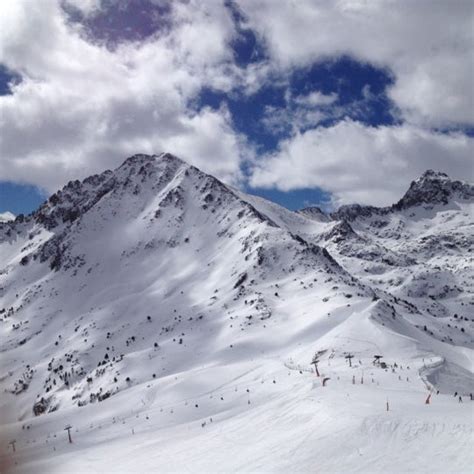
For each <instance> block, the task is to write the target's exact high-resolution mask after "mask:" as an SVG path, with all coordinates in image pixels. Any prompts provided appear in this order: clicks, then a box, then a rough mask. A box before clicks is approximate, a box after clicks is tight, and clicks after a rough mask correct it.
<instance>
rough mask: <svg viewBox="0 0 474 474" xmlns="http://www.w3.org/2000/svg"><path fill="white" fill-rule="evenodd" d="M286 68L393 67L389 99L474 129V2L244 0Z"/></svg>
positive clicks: (421, 120)
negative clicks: (341, 62) (348, 60)
mask: <svg viewBox="0 0 474 474" xmlns="http://www.w3.org/2000/svg"><path fill="white" fill-rule="evenodd" d="M238 4H239V6H240V8H241V9H242V11H243V12H244V14H245V16H246V18H247V22H248V25H249V26H250V27H251V28H253V29H254V30H255V31H256V32H257V33H258V34H259V36H260V38H261V39H262V40H263V41H264V42H265V44H266V46H267V49H268V53H269V55H270V57H271V58H272V60H273V61H274V62H275V63H276V64H277V65H278V67H280V68H282V69H291V68H294V67H304V66H307V65H309V64H312V63H314V62H315V61H321V60H325V59H327V58H330V57H335V56H340V55H345V54H347V55H351V56H352V57H354V58H356V59H357V60H359V61H367V62H370V63H372V64H375V65H378V66H380V67H386V68H388V69H390V70H391V71H392V72H393V74H394V77H395V82H394V85H393V86H392V87H391V89H390V90H389V94H390V97H391V98H392V99H393V100H394V101H395V103H396V105H397V106H398V107H400V110H401V111H402V113H403V115H404V118H405V119H406V120H408V121H410V122H411V123H416V124H418V125H422V126H437V127H441V126H453V125H456V124H474V88H473V87H472V79H473V77H472V76H473V70H474V55H473V54H472V46H473V43H474V28H473V27H472V25H473V17H474V4H473V3H472V2H471V1H469V0H453V1H449V2H446V1H442V0H435V1H430V2H426V1H412V0H397V1H395V0H386V1H370V2H368V1H360V0H338V1H333V2H332V1H331V2H325V1H315V0H298V2H294V1H293V0H280V1H278V2H275V1H273V0H238Z"/></svg>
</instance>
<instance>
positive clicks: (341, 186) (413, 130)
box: [0, 0, 474, 204]
mask: <svg viewBox="0 0 474 474" xmlns="http://www.w3.org/2000/svg"><path fill="white" fill-rule="evenodd" d="M132 4H134V5H138V6H137V7H136V8H137V9H140V8H141V6H140V5H141V4H153V5H154V6H155V7H156V8H155V9H154V10H153V18H151V20H150V22H149V23H147V28H148V29H147V31H146V34H143V35H138V36H137V35H132V34H129V35H127V34H125V32H124V31H121V24H120V21H122V20H123V19H124V15H125V14H124V13H123V11H122V10H121V12H122V13H121V15H122V16H121V17H120V21H118V20H117V21H118V22H117V24H116V25H115V26H114V28H115V29H112V30H107V31H105V32H102V33H104V35H105V36H104V35H102V36H101V35H98V34H97V31H98V30H97V31H96V30H94V25H96V26H97V24H98V23H95V22H96V21H98V20H97V19H98V18H99V19H100V18H101V15H102V17H104V15H105V17H106V16H107V15H108V14H109V13H110V14H113V11H112V10H110V9H111V8H112V9H113V8H119V7H120V8H121V9H123V8H126V7H127V5H128V6H130V5H132ZM64 5H68V8H69V10H67V8H66V10H67V11H69V13H67V12H66V11H65V8H64ZM473 8H474V6H473V4H472V2H469V1H468V0H465V1H464V0H454V1H452V2H443V1H439V2H438V1H432V2H421V1H420V2H414V1H410V0H402V1H396V2H395V1H394V0H386V1H372V2H366V1H359V0H338V1H334V2H324V1H317V0H298V2H294V1H292V0H279V1H278V2H275V1H273V0H234V1H233V2H226V1H223V0H209V1H206V2H200V1H198V0H186V1H185V0H183V1H179V0H176V1H174V0H173V1H171V0H137V1H136V2H128V1H127V2H120V1H118V0H107V1H104V0H42V1H41V2H32V1H30V0H15V1H11V2H0V64H2V65H3V66H4V67H5V68H7V69H8V70H11V71H13V72H15V73H18V74H19V75H20V76H21V78H22V80H21V82H18V81H14V83H12V85H11V86H10V88H11V90H12V94H11V95H6V96H0V178H1V180H12V181H17V182H26V183H30V184H35V185H39V186H41V187H43V188H45V189H47V190H48V191H53V190H55V189H56V188H57V187H59V186H61V185H62V184H64V183H65V182H66V181H67V180H69V179H76V178H80V177H85V176H87V175H89V174H91V173H95V172H99V171H102V170H103V169H105V168H111V167H114V166H117V165H118V164H120V162H121V161H122V160H123V159H124V158H125V157H127V156H128V155H130V154H133V153H137V152H147V153H154V152H160V151H165V150H166V151H169V152H172V153H175V154H177V155H179V156H181V157H182V158H184V159H185V160H187V161H189V162H190V163H193V164H195V165H197V166H199V167H200V168H202V169H203V170H205V171H208V172H210V173H212V174H214V175H216V176H217V177H219V178H222V179H224V180H226V181H227V182H229V183H232V184H239V183H242V181H243V180H244V179H245V177H244V176H243V175H242V171H241V169H242V163H243V162H244V161H245V160H247V161H248V162H252V163H253V168H252V169H251V171H250V172H251V175H250V177H249V180H250V183H251V184H252V186H266V187H269V186H276V187H278V188H279V189H282V190H290V189H296V188H303V187H312V186H317V187H321V188H323V189H324V190H326V191H329V192H332V193H334V200H335V202H337V203H342V202H353V201H361V202H365V203H373V204H386V203H390V202H392V201H393V200H395V199H397V198H398V197H399V196H400V194H401V193H402V192H403V190H404V188H405V187H406V183H407V181H409V180H410V179H413V178H415V177H416V176H417V175H419V174H421V173H422V172H423V171H424V170H425V169H426V168H428V167H431V168H435V169H440V170H444V171H446V172H448V173H449V174H451V175H452V176H453V177H466V176H470V175H472V165H470V155H469V153H472V151H473V150H472V138H469V137H467V136H464V135H463V134H462V133H446V134H442V133H439V132H434V131H433V129H434V128H435V127H438V128H439V129H450V128H458V129H461V127H460V126H461V125H462V126H464V125H472V124H474V104H473V88H472V70H473V60H474V59H473V55H472V44H473V35H474V33H473V28H472V19H473V11H472V10H473ZM71 9H72V10H74V9H76V12H79V13H77V15H76V16H77V17H78V18H80V19H81V21H77V18H76V19H73V18H71V16H70V11H71ZM107 9H109V10H107ZM236 9H238V10H239V12H241V13H242V15H240V16H239V15H237V16H238V19H237V18H236V15H235V13H236V11H235V10H236ZM68 15H69V16H68ZM125 17H126V15H125ZM82 20H83V21H82ZM125 20H126V18H125ZM249 28H250V29H251V30H252V31H253V32H255V34H256V37H257V39H258V40H259V41H260V42H261V43H262V44H263V45H264V47H263V48H261V49H262V50H264V51H265V53H266V56H263V57H262V56H261V55H257V60H255V61H253V62H251V63H250V64H240V63H239V62H238V60H237V59H236V54H237V53H236V50H235V48H234V46H235V44H236V41H237V40H238V39H239V35H240V34H241V33H242V32H244V33H245V32H249V31H250V30H249ZM121 33H124V35H123V36H122V37H120V34H121ZM107 35H109V37H108V36H107ZM117 35H118V36H117ZM259 51H260V47H259ZM341 55H349V56H351V57H352V58H354V59H355V60H357V61H361V62H368V63H371V64H373V65H375V66H376V67H380V68H384V69H386V70H387V71H389V72H390V73H391V76H393V78H394V81H393V85H392V86H390V88H389V90H388V94H389V96H390V98H391V99H392V100H393V102H394V104H395V106H396V107H395V109H396V110H397V114H398V113H399V115H397V119H399V120H400V122H401V123H402V124H401V125H397V126H393V127H389V126H384V127H378V128H374V127H370V126H367V125H363V124H361V123H357V122H355V121H354V120H350V119H348V118H347V117H352V119H354V118H355V117H357V118H360V120H363V118H361V117H363V115H364V114H366V111H367V107H370V106H371V104H372V103H374V102H377V97H375V96H374V94H372V92H371V91H370V89H369V87H368V86H367V87H366V89H364V93H363V97H362V99H360V100H357V101H353V102H351V103H350V104H349V105H348V104H347V103H344V104H343V103H342V101H341V100H340V97H338V96H337V95H336V94H323V93H322V92H321V91H319V90H308V89H306V88H304V92H303V90H299V91H295V90H292V93H290V92H287V95H286V101H285V103H284V105H283V106H279V107H276V106H275V104H271V103H269V104H268V105H267V108H266V110H265V113H264V114H263V119H262V125H263V126H265V127H266V128H267V130H270V131H271V132H272V133H275V134H276V136H278V137H282V136H284V137H285V139H284V140H283V141H281V142H280V144H279V146H278V150H277V151H276V152H275V153H272V154H268V153H267V154H264V155H263V156H261V157H256V158H255V157H254V152H253V150H252V147H251V146H249V144H248V141H247V138H246V137H244V136H242V135H241V134H240V133H239V132H238V131H237V130H236V126H235V123H234V119H235V117H232V116H231V114H230V113H229V110H228V109H227V107H226V105H225V103H224V104H222V105H221V106H220V107H218V108H213V109H212V108H209V107H202V106H201V105H199V101H198V100H197V98H198V97H199V93H200V92H201V91H202V90H203V88H209V89H214V90H217V91H219V92H224V93H225V94H229V97H232V98H233V100H234V101H235V100H236V99H235V98H236V97H237V98H238V97H242V95H241V94H245V95H246V96H247V99H248V96H250V97H251V96H252V94H255V93H256V92H257V91H258V90H259V89H260V88H262V86H264V85H269V84H270V85H271V86H273V87H275V86H278V87H279V88H285V87H287V88H288V91H289V90H291V88H290V87H289V84H290V82H291V81H290V78H291V75H292V74H293V73H294V72H295V71H296V70H298V71H299V72H302V71H303V72H304V70H305V68H306V67H309V66H311V65H313V64H314V63H315V62H319V61H327V60H332V59H334V58H337V57H340V56H341ZM308 69H309V68H308ZM335 80H337V78H335ZM292 94H293V95H292ZM341 97H342V96H341ZM250 100H251V99H250ZM366 115H367V114H366ZM239 118H241V117H239ZM338 120H339V121H340V122H339V123H336V122H337V121H338ZM235 122H237V120H236V121H235ZM329 122H330V123H331V124H332V125H331V126H330V127H329V126H327V124H328V123H329ZM323 124H324V125H325V127H322V125H323ZM257 145H262V144H257ZM259 149H261V148H259ZM264 153H265V150H264ZM470 173H471V174H470ZM387 177H389V179H387ZM381 183H383V185H382V184H381Z"/></svg>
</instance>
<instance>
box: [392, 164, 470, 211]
mask: <svg viewBox="0 0 474 474" xmlns="http://www.w3.org/2000/svg"><path fill="white" fill-rule="evenodd" d="M473 197H474V186H472V185H471V184H469V183H465V182H463V181H457V180H452V179H451V178H450V177H449V176H448V175H447V174H446V173H443V172H441V171H433V170H427V171H425V172H424V173H423V174H422V175H421V176H420V177H419V178H418V179H417V180H415V181H412V183H411V184H410V187H409V188H408V191H407V192H406V193H405V195H404V196H403V197H402V199H400V201H398V202H397V203H396V204H394V206H393V208H394V209H396V210H400V209H407V208H409V207H414V206H420V205H436V204H443V205H446V204H448V203H449V201H450V200H451V199H456V198H457V199H461V200H467V199H472V198H473Z"/></svg>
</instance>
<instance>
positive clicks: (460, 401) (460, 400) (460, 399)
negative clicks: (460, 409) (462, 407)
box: [458, 395, 462, 403]
mask: <svg viewBox="0 0 474 474" xmlns="http://www.w3.org/2000/svg"><path fill="white" fill-rule="evenodd" d="M458 400H459V403H462V397H461V395H459V398H458Z"/></svg>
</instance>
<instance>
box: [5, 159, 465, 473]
mask: <svg viewBox="0 0 474 474" xmlns="http://www.w3.org/2000/svg"><path fill="white" fill-rule="evenodd" d="M473 203H474V187H473V186H472V185H470V184H467V183H462V182H459V181H452V180H450V179H449V178H448V177H447V176H446V175H444V174H441V173H435V172H432V171H428V172H427V173H425V174H424V175H423V176H422V177H421V178H420V179H419V180H417V181H415V182H413V183H412V184H411V186H410V188H409V190H408V191H407V193H406V194H405V196H404V197H402V199H401V200H400V201H399V202H398V203H396V204H394V205H393V206H391V207H389V208H375V207H364V206H345V207H343V208H341V209H339V210H338V211H336V212H334V213H332V214H325V213H324V212H322V211H321V210H319V209H318V210H316V209H314V208H309V209H305V210H302V211H300V212H291V211H289V210H287V209H284V208H282V207H280V206H278V205H276V204H274V203H271V202H269V201H266V200H264V199H262V198H258V197H255V196H250V195H246V194H244V193H242V192H240V191H238V190H236V189H233V188H231V187H229V186H226V185H225V184H223V183H221V182H220V181H218V180H217V179H215V178H214V177H212V176H210V175H207V174H205V173H203V172H201V171H200V170H198V169H197V168H195V167H193V166H189V165H188V164H186V163H185V162H183V161H181V160H180V159H178V158H177V157H174V156H172V155H170V154H161V155H157V156H148V155H135V156H133V157H131V158H129V159H127V160H126V161H125V162H124V163H123V165H122V166H120V167H119V168H117V169H116V170H114V171H105V172H104V173H102V174H100V175H96V176H91V177H89V178H87V179H85V180H84V181H82V182H79V181H74V182H70V183H68V185H67V186H65V187H64V188H63V189H62V190H60V191H58V192H57V193H55V194H53V195H52V196H51V197H50V198H49V199H48V201H47V202H45V203H44V204H43V205H42V206H41V207H40V208H39V209H38V210H37V211H36V212H34V213H33V214H31V215H29V216H27V217H23V216H19V217H17V218H16V219H15V220H14V221H10V222H2V223H0V313H1V314H0V316H1V318H2V319H1V320H0V321H1V326H0V334H1V337H2V344H1V349H0V350H1V359H0V364H1V366H0V384H1V388H2V398H1V400H0V414H1V416H2V420H1V421H2V424H3V427H2V428H3V429H2V430H3V432H4V433H5V434H4V438H5V443H7V444H8V443H9V442H10V441H12V440H13V439H15V440H16V452H15V454H14V455H13V453H10V454H7V453H5V454H3V457H2V459H3V460H4V461H5V462H6V461H7V460H8V461H11V462H13V463H15V462H16V463H18V467H17V469H18V470H19V471H18V472H55V470H57V472H66V471H70V472H81V471H85V472H90V471H91V470H93V469H96V470H107V462H108V461H107V460H108V459H110V458H111V456H113V457H114V459H117V465H114V468H113V472H135V471H136V472H156V471H157V470H163V471H167V470H171V471H172V470H174V471H183V470H184V469H185V466H188V465H192V466H193V468H192V470H193V471H199V472H215V471H226V472H229V471H236V470H244V471H245V470H247V471H252V470H253V471H255V470H268V471H286V472H287V471H288V470H289V469H290V470H300V471H301V470H302V471H311V472H314V469H313V468H312V466H313V465H314V464H313V463H315V462H316V463H317V465H318V466H319V469H321V470H322V471H329V472H352V471H355V470H357V469H360V470H364V469H363V466H364V465H365V466H367V465H371V466H372V467H373V469H375V471H373V472H382V471H384V472H400V466H402V468H408V466H409V465H410V462H411V460H412V456H413V455H414V453H417V452H418V451H419V450H420V449H421V448H423V449H426V450H427V452H436V453H438V454H439V451H440V449H441V447H442V446H446V443H451V444H450V445H449V447H448V448H447V449H445V450H444V451H443V452H444V453H445V456H438V457H437V461H436V462H437V464H435V463H434V462H432V461H431V460H430V459H423V460H422V461H423V462H424V463H426V462H428V465H429V467H430V468H431V470H433V469H434V470H436V468H442V469H443V470H444V471H445V470H446V467H447V466H448V464H449V462H451V466H452V468H453V470H457V471H462V470H466V469H467V468H468V467H469V466H470V463H471V461H472V454H470V453H471V451H470V442H471V440H472V426H471V423H469V421H468V420H467V419H466V415H467V414H468V413H471V414H472V409H471V408H470V407H469V404H468V403H466V404H465V405H466V406H464V405H462V406H460V404H458V403H454V401H453V393H454V392H458V393H459V394H461V395H462V396H464V397H466V395H467V394H469V393H470V392H473V391H474V387H473V379H472V354H473V352H472V348H473V339H472V337H473V320H474V317H473V312H474V311H473V309H474V299H473V293H474V289H473V285H474V273H473V265H472V259H473V254H472V252H473V248H474V246H473V235H474V233H473V214H472V210H473ZM376 355H377V356H382V357H381V358H380V357H377V358H374V356H376ZM315 360H316V361H317V367H318V373H319V376H317V374H315V373H313V369H312V367H313V366H314V364H313V365H311V363H312V361H315ZM323 380H324V388H323ZM430 390H431V391H434V392H436V391H438V390H439V395H437V397H436V402H433V404H432V406H431V405H430V406H429V412H428V408H426V407H425V405H424V401H425V398H426V397H427V395H428V393H429V391H430ZM387 397H388V398H389V399H390V401H391V402H392V403H393V405H394V406H398V410H399V411H397V409H396V408H395V411H393V409H392V410H391V411H389V412H388V413H387V412H386V399H387ZM348 400H350V403H351V404H352V408H351V409H349V408H348V406H347V401H348ZM456 402H457V400H456ZM466 402H467V400H466ZM423 409H425V412H426V413H424V414H423V413H419V412H420V411H423ZM354 410H355V411H354ZM469 410H471V411H469ZM392 411H393V413H392ZM355 413H357V414H358V415H357V416H355ZM448 415H449V416H448ZM341 416H342V417H343V419H341ZM427 423H428V424H431V425H430V426H432V428H431V427H429V426H428V425H427ZM66 424H71V425H72V426H73V437H74V445H69V444H68V443H67V436H66V435H65V433H64V432H63V431H62V430H63V428H64V425H66ZM315 426H316V427H318V430H319V434H318V433H315V432H314V427H315ZM416 430H418V431H419V432H420V433H421V434H420V436H419V439H418V438H417V439H416V442H414V443H412V444H410V445H409V444H408V443H407V433H413V432H414V431H416ZM435 432H436V433H437V436H438V435H439V436H438V437H437V438H436V439H434V435H433V434H432V433H435ZM65 436H66V437H65ZM321 436H322V437H323V438H324V439H325V440H327V442H324V441H323V442H318V443H319V444H318V446H316V447H315V440H316V439H319V438H320V437H321ZM354 436H356V437H357V436H358V437H359V439H360V440H361V441H360V442H361V443H362V444H359V445H358V444H357V443H356V442H355V441H354V439H353V438H354ZM131 439H133V441H131ZM335 439H339V440H340V441H341V442H344V443H345V444H344V446H345V447H344V449H342V450H341V452H338V451H337V450H335V449H334V448H333V447H331V444H334V440H335ZM394 439H395V440H396V442H394V443H393V447H394V449H395V451H397V450H398V451H400V452H399V457H398V458H397V457H396V455H397V453H396V452H391V453H389V452H387V453H386V458H385V459H384V460H381V459H380V450H383V449H384V446H385V444H386V443H387V442H388V441H389V440H392V441H393V440H394ZM342 440H344V441H342ZM145 442H146V447H142V448H139V445H141V444H143V443H145ZM5 443H4V444H5ZM136 443H138V444H136ZM242 443H243V444H242ZM364 443H366V444H364ZM243 446H246V448H243ZM10 448H11V449H12V446H10ZM11 449H10V451H11ZM78 450H81V455H80V456H79V455H78V452H79V451H78ZM209 450H210V451H211V452H213V453H218V454H214V455H212V456H211V455H205V454H204V453H205V452H206V451H209ZM331 450H332V451H331ZM150 452H153V453H155V454H154V455H153V456H151V457H150ZM275 452H278V454H275ZM323 452H326V453H327V454H325V456H324V459H323V454H322V453H323ZM132 453H133V456H134V458H133V459H130V456H131V454H132ZM156 453H159V454H156ZM336 455H337V460H335V459H332V460H331V456H333V457H334V456H336ZM328 456H329V457H328ZM390 456H392V457H390ZM20 457H21V458H20ZM453 458H454V459H455V460H453ZM375 459H377V460H378V461H377V462H378V464H376V465H374V464H373V462H374V460H375ZM394 459H398V461H397V462H398V464H393V462H394ZM422 461H421V460H420V461H419V462H418V463H417V464H416V466H415V467H417V466H418V467H419V466H421V465H422V464H423V462H422ZM354 463H355V464H354ZM357 463H359V464H357ZM367 463H368V464H367ZM371 463H372V464H371ZM374 466H375V467H374ZM13 467H15V466H14V464H13ZM356 468H357V469H356ZM316 470H318V469H316ZM415 470H416V469H415ZM418 472H419V470H418Z"/></svg>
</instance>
